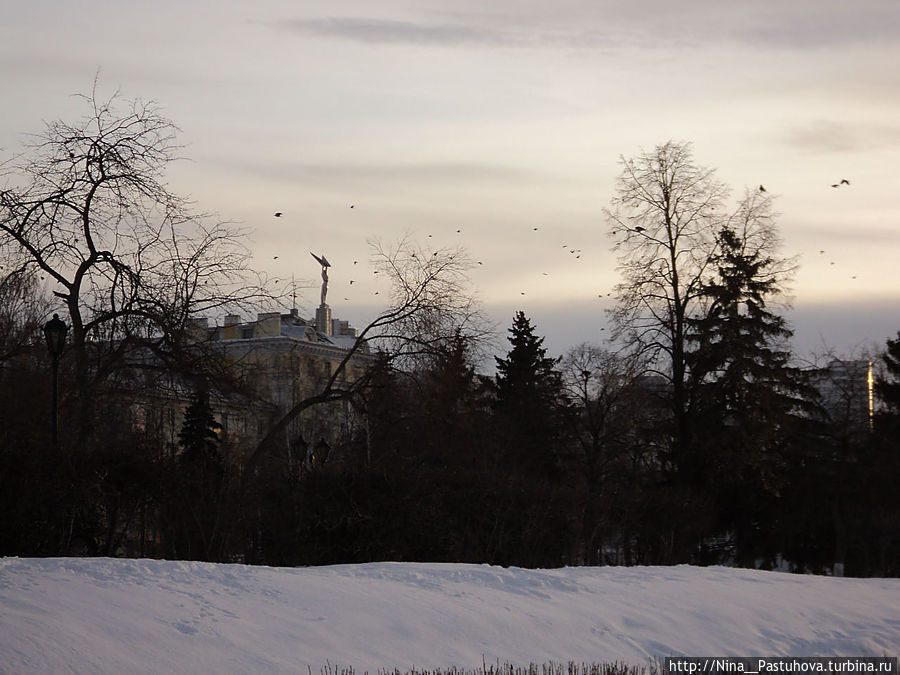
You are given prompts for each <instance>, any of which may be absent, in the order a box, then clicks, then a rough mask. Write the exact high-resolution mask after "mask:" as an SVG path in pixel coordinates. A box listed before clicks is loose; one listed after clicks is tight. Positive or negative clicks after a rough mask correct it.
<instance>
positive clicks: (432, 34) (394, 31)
mask: <svg viewBox="0 0 900 675" xmlns="http://www.w3.org/2000/svg"><path fill="white" fill-rule="evenodd" d="M281 25H282V26H283V27H285V28H287V29H288V30H291V31H293V32H296V33H298V34H301V35H311V36H318V37H329V38H342V39H346V40H352V41H356V42H364V43H370V44H401V45H436V46H456V45H476V46H477V45H482V46H510V45H512V44H515V43H516V42H517V39H516V38H515V36H514V35H512V34H508V33H504V32H501V31H497V30H493V29H490V28H481V27H477V26H469V25H461V24H450V23H417V22H413V21H398V20H392V19H372V18H364V17H328V18H322V19H293V20H286V21H282V22H281Z"/></svg>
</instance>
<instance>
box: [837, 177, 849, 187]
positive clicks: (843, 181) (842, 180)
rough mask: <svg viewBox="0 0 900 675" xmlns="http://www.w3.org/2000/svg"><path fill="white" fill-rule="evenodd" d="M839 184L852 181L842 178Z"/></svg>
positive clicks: (847, 183)
mask: <svg viewBox="0 0 900 675" xmlns="http://www.w3.org/2000/svg"><path fill="white" fill-rule="evenodd" d="M839 185H850V181H849V180H847V179H846V178H841V182H840V183H839Z"/></svg>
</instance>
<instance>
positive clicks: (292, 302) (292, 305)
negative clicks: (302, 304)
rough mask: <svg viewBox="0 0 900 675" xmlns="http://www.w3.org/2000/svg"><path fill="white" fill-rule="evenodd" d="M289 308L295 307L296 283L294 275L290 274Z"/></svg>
mask: <svg viewBox="0 0 900 675" xmlns="http://www.w3.org/2000/svg"><path fill="white" fill-rule="evenodd" d="M291 309H297V284H295V283H294V275H293V274H292V275H291Z"/></svg>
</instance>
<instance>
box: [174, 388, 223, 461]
mask: <svg viewBox="0 0 900 675" xmlns="http://www.w3.org/2000/svg"><path fill="white" fill-rule="evenodd" d="M221 428H222V425H220V424H219V423H218V422H216V420H215V418H214V417H213V414H212V408H211V407H210V404H209V392H208V391H206V390H205V389H202V388H201V389H198V390H197V391H196V392H195V393H194V395H193V397H192V398H191V404H190V405H189V406H188V407H187V410H185V411H184V422H183V424H182V425H181V430H180V431H179V432H178V443H179V445H181V447H182V449H183V451H182V458H183V459H184V460H185V461H188V462H197V461H203V462H205V461H209V460H215V459H217V458H218V456H219V450H218V448H219V436H218V434H217V433H216V432H217V431H218V430H219V429H221Z"/></svg>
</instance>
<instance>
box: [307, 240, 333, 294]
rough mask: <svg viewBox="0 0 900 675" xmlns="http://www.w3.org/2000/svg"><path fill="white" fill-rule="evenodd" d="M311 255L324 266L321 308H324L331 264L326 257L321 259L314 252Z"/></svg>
mask: <svg viewBox="0 0 900 675" xmlns="http://www.w3.org/2000/svg"><path fill="white" fill-rule="evenodd" d="M309 254H310V255H311V256H312V257H313V258H315V259H316V262H318V263H319V264H320V265H321V266H322V304H321V305H320V306H321V307H324V306H325V294H326V293H328V268H329V267H331V263H330V262H328V259H327V258H326V257H325V256H324V255H323V256H321V257H319V256H317V255H316V254H315V253H313V252H312V251H310V252H309Z"/></svg>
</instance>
